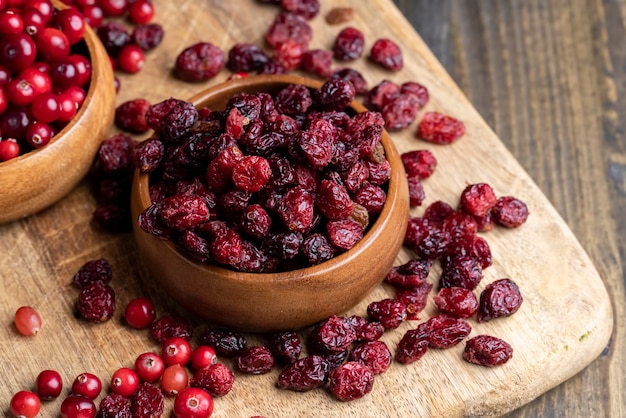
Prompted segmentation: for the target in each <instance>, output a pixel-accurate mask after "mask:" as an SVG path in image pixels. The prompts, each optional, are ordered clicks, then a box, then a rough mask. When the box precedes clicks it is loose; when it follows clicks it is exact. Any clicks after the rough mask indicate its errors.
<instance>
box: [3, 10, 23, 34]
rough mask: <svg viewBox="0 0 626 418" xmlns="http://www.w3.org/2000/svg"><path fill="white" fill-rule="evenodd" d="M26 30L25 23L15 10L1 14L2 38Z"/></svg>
mask: <svg viewBox="0 0 626 418" xmlns="http://www.w3.org/2000/svg"><path fill="white" fill-rule="evenodd" d="M23 30H24V22H23V21H22V18H21V17H20V15H19V14H17V13H15V11H13V10H5V11H3V12H1V13H0V36H6V35H14V34H16V33H20V32H22V31H23Z"/></svg>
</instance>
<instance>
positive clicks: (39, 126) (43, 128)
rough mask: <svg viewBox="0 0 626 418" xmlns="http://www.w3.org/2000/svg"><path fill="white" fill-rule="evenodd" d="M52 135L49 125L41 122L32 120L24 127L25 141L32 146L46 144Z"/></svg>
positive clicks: (39, 146) (37, 146)
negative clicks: (32, 121)
mask: <svg viewBox="0 0 626 418" xmlns="http://www.w3.org/2000/svg"><path fill="white" fill-rule="evenodd" d="M53 135H54V131H53V129H52V128H51V127H50V125H48V124H46V123H43V122H34V123H33V124H32V125H30V126H29V127H28V129H26V142H28V144H29V145H30V146H31V147H33V148H41V147H43V146H46V145H48V143H49V142H50V139H52V136H53Z"/></svg>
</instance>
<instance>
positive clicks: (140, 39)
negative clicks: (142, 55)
mask: <svg viewBox="0 0 626 418" xmlns="http://www.w3.org/2000/svg"><path fill="white" fill-rule="evenodd" d="M164 34H165V31H164V30H163V26H161V25H160V24H158V23H149V24H145V25H137V26H135V28H134V29H133V33H132V34H131V38H132V40H133V42H134V43H135V45H137V46H138V47H139V48H141V49H143V50H144V51H150V50H151V49H154V48H156V47H157V46H159V45H160V44H161V42H162V41H163V35H164Z"/></svg>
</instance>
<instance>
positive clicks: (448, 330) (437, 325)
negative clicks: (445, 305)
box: [425, 314, 472, 348]
mask: <svg viewBox="0 0 626 418" xmlns="http://www.w3.org/2000/svg"><path fill="white" fill-rule="evenodd" d="M425 324H426V327H427V328H428V345H429V346H430V347H433V348H448V347H452V346H454V345H456V344H458V343H459V342H461V341H462V340H463V339H464V338H465V337H467V336H468V335H469V333H470V331H471V330H472V327H471V326H470V324H469V323H468V322H467V321H465V320H463V319H461V318H454V317H452V316H448V315H446V314H439V315H437V316H433V317H432V318H430V319H429V320H428V321H426V323H425Z"/></svg>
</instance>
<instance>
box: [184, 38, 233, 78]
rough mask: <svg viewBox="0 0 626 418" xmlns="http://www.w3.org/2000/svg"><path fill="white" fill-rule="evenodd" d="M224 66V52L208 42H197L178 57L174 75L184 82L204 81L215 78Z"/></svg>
mask: <svg viewBox="0 0 626 418" xmlns="http://www.w3.org/2000/svg"><path fill="white" fill-rule="evenodd" d="M225 65H226V56H225V54H224V51H222V50H221V49H220V48H219V47H217V46H215V45H213V44H212V43H210V42H198V43H196V44H193V45H191V46H189V47H187V48H185V49H184V50H183V51H182V52H181V53H180V54H179V55H178V57H177V58H176V65H175V74H176V76H177V77H178V78H180V79H181V80H184V81H205V80H208V79H211V78H213V77H215V76H216V75H217V73H219V72H220V70H221V69H222V68H223V67H224V66H225Z"/></svg>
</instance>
